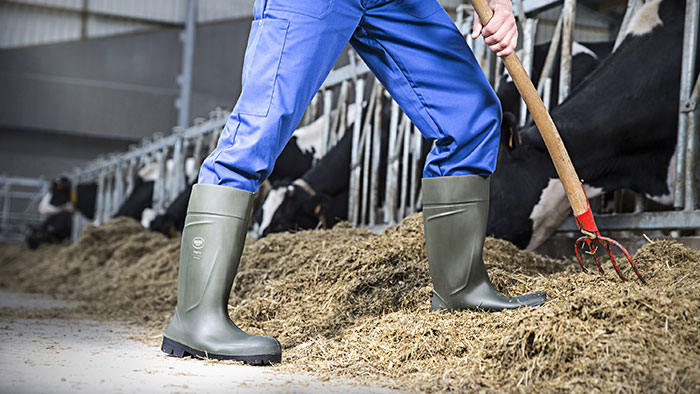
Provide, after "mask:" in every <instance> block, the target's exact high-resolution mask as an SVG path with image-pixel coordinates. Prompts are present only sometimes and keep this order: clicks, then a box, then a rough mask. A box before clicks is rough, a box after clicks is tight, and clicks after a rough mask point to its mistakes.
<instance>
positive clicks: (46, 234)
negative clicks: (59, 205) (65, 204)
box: [25, 211, 73, 249]
mask: <svg viewBox="0 0 700 394" xmlns="http://www.w3.org/2000/svg"><path fill="white" fill-rule="evenodd" d="M72 225H73V212H70V211H62V212H58V213H56V214H54V215H51V216H49V217H48V218H47V219H46V220H44V221H43V222H42V223H41V225H40V226H39V227H38V228H30V229H29V230H28V231H27V234H26V237H25V241H26V243H27V246H28V247H29V248H30V249H36V248H38V247H39V245H40V244H42V243H60V242H63V241H64V240H66V239H68V238H69V237H70V235H71V229H72Z"/></svg>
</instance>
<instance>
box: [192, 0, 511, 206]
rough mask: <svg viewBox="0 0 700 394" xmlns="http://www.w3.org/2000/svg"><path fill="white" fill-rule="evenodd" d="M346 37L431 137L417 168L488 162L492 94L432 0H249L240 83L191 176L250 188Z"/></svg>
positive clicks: (452, 170)
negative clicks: (431, 143)
mask: <svg viewBox="0 0 700 394" xmlns="http://www.w3.org/2000/svg"><path fill="white" fill-rule="evenodd" d="M348 42H349V43H350V44H351V45H352V47H353V48H354V49H355V50H356V51H357V53H358V54H359V55H360V57H362V59H363V60H364V61H365V63H367V65H368V66H369V68H370V69H371V71H372V72H373V73H374V75H375V76H376V77H377V78H378V79H379V81H380V82H381V83H382V85H384V87H385V88H386V89H387V90H388V91H389V93H390V94H391V96H392V97H393V98H394V99H395V100H396V102H397V103H398V104H399V106H400V107H401V109H402V110H403V111H404V112H405V113H406V114H407V115H408V117H409V118H410V119H411V121H413V123H414V124H415V125H416V126H417V127H418V129H419V130H420V131H421V133H422V134H423V135H424V136H425V137H426V138H428V139H431V140H436V143H435V147H434V148H433V149H432V151H431V152H430V153H429V154H428V157H427V159H426V164H425V169H424V177H435V176H451V175H469V174H479V175H490V174H491V173H492V172H493V171H494V170H495V167H496V158H497V155H498V141H499V133H500V122H501V107H500V103H499V101H498V98H497V97H496V95H495V93H494V92H493V89H492V88H491V86H490V85H489V84H488V81H487V80H486V78H485V76H484V74H483V72H482V71H481V68H480V67H479V64H478V63H477V61H476V59H475V58H474V55H473V54H472V52H471V50H470V49H469V47H468V46H467V43H466V41H465V39H464V37H463V36H462V35H461V33H460V32H459V31H458V30H457V27H456V26H455V25H454V23H453V22H452V20H451V19H450V17H449V15H448V14H447V13H446V12H445V11H444V9H443V8H442V6H441V5H440V4H439V3H438V2H437V0H257V1H256V2H255V7H254V21H253V24H252V28H251V31H250V37H249V39H248V47H247V49H246V54H245V60H244V66H243V89H242V92H241V95H240V97H239V99H238V102H237V103H236V106H235V108H234V109H233V112H232V113H231V115H230V117H229V118H228V121H227V122H226V126H225V128H224V130H223V132H222V134H221V137H220V139H219V142H218V146H217V147H216V149H215V150H214V152H212V153H211V155H210V156H209V157H207V159H206V160H205V161H204V163H203V165H202V169H201V171H200V175H199V182H200V183H206V184H214V185H225V186H231V187H235V188H238V189H243V190H247V191H250V192H256V191H257V190H258V188H259V187H260V185H261V184H262V183H263V181H264V180H265V179H266V178H267V177H268V176H269V175H270V172H271V171H272V169H273V167H274V164H275V161H276V160H277V157H278V156H279V154H280V153H281V152H282V149H283V148H284V146H285V145H286V144H287V142H288V140H289V139H290V138H291V136H292V133H293V132H294V130H295V128H296V126H297V125H298V124H299V122H300V120H301V118H302V116H303V114H304V111H305V110H306V108H307V107H308V105H309V103H310V102H311V99H312V98H313V96H314V94H315V93H316V92H317V91H318V89H319V88H320V86H321V84H322V83H323V81H324V79H325V78H326V76H327V75H328V73H329V72H330V70H331V69H332V67H333V65H334V63H335V62H336V60H337V59H338V57H339V56H340V54H341V53H342V51H343V49H344V47H345V45H346V44H347V43H348Z"/></svg>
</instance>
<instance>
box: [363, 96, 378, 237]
mask: <svg viewBox="0 0 700 394" xmlns="http://www.w3.org/2000/svg"><path fill="white" fill-rule="evenodd" d="M375 91H376V85H375V88H374V89H373V90H372V98H371V99H370V100H371V101H370V105H369V108H367V115H366V118H365V119H366V120H365V124H364V126H363V127H362V137H361V138H360V141H361V142H360V146H361V147H364V152H363V154H362V155H363V156H362V158H363V163H362V205H361V208H360V223H361V224H365V223H366V222H365V218H366V217H367V216H368V215H367V204H368V202H369V201H368V200H369V170H370V167H369V165H370V159H371V149H372V129H373V127H372V122H371V120H370V119H371V118H372V113H373V112H374V108H373V107H374V103H375V100H376V98H375V95H374V92H375Z"/></svg>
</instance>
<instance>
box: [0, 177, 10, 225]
mask: <svg viewBox="0 0 700 394" xmlns="http://www.w3.org/2000/svg"><path fill="white" fill-rule="evenodd" d="M11 186H12V184H11V183H10V180H9V179H7V178H5V179H3V185H2V192H0V196H2V228H3V229H6V228H8V227H9V226H8V221H9V219H10V187H11Z"/></svg>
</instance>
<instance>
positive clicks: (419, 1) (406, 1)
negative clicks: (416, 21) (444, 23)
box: [396, 0, 442, 19]
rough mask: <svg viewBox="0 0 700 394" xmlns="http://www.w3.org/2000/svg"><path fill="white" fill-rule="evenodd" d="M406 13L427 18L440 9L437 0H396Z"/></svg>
mask: <svg viewBox="0 0 700 394" xmlns="http://www.w3.org/2000/svg"><path fill="white" fill-rule="evenodd" d="M396 1H397V2H398V3H399V5H400V6H401V8H403V9H404V11H406V13H407V14H409V15H413V16H415V17H416V18H420V19H423V18H427V17H429V16H430V15H432V14H434V13H436V12H437V11H438V10H440V9H442V6H441V5H440V3H438V2H437V0H396Z"/></svg>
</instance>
